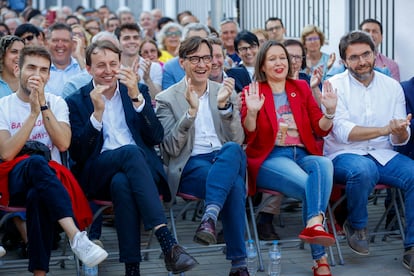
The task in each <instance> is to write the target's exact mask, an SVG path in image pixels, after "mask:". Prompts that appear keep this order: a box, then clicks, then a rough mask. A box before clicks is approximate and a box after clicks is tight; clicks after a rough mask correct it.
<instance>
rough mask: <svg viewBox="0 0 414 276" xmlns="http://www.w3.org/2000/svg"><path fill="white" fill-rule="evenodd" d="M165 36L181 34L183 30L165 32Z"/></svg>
mask: <svg viewBox="0 0 414 276" xmlns="http://www.w3.org/2000/svg"><path fill="white" fill-rule="evenodd" d="M165 36H181V32H180V31H175V32H165Z"/></svg>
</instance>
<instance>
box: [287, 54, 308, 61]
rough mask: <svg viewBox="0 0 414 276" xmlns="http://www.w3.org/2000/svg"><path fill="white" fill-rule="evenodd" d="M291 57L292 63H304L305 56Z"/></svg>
mask: <svg viewBox="0 0 414 276" xmlns="http://www.w3.org/2000/svg"><path fill="white" fill-rule="evenodd" d="M289 57H290V60H291V61H292V62H296V61H302V60H303V58H304V56H300V55H289Z"/></svg>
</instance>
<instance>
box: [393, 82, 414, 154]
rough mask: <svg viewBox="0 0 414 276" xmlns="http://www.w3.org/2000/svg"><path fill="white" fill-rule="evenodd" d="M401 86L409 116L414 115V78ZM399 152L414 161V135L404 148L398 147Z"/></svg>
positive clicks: (412, 122) (413, 121)
mask: <svg viewBox="0 0 414 276" xmlns="http://www.w3.org/2000/svg"><path fill="white" fill-rule="evenodd" d="M401 86H402V88H403V90H404V95H405V104H406V108H407V114H409V113H411V114H413V113H414V77H413V78H411V79H409V80H407V81H403V82H401ZM413 127H414V119H411V125H410V128H411V134H412V133H413V131H414V129H413ZM397 150H398V151H399V152H401V153H402V154H405V155H407V156H408V157H410V158H411V159H414V135H411V137H410V140H409V141H408V143H407V144H406V145H404V146H400V147H397Z"/></svg>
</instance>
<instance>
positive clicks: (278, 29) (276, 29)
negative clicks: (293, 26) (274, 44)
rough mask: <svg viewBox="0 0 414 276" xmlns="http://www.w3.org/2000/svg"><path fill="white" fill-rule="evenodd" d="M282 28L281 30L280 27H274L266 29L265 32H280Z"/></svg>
mask: <svg viewBox="0 0 414 276" xmlns="http://www.w3.org/2000/svg"><path fill="white" fill-rule="evenodd" d="M282 28H283V27H282V26H274V27H271V28H269V29H267V30H266V31H268V32H274V31H280V30H281V29H282Z"/></svg>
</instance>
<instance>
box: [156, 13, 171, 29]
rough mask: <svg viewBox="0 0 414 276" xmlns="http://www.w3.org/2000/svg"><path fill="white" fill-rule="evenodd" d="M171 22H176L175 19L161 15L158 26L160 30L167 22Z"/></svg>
mask: <svg viewBox="0 0 414 276" xmlns="http://www.w3.org/2000/svg"><path fill="white" fill-rule="evenodd" d="M169 22H174V20H173V19H172V18H170V17H166V16H164V17H161V18H160V19H158V22H157V28H158V30H161V28H162V26H164V25H165V24H167V23H169Z"/></svg>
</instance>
